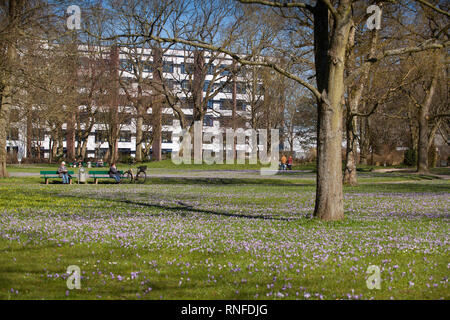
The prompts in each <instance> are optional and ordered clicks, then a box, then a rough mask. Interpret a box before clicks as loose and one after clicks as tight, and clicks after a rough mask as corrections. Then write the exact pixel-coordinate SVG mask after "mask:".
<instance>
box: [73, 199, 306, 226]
mask: <svg viewBox="0 0 450 320" xmlns="http://www.w3.org/2000/svg"><path fill="white" fill-rule="evenodd" d="M64 197H68V198H83V199H92V200H103V201H108V202H116V203H125V204H128V205H134V206H141V207H147V208H154V209H161V210H167V211H171V212H174V213H176V214H180V215H182V216H186V215H187V214H188V213H193V212H194V213H202V214H208V215H215V216H223V217H234V218H244V219H260V220H278V221H292V220H299V219H310V218H309V217H308V216H297V217H281V216H273V215H249V214H236V213H231V212H226V211H214V210H207V209H200V208H195V207H194V206H190V205H187V204H185V203H183V202H181V201H177V204H179V205H178V206H172V205H163V204H156V203H146V202H140V201H132V200H126V199H125V200H124V199H111V198H96V197H86V196H83V197H79V196H75V195H64ZM180 211H182V213H180Z"/></svg>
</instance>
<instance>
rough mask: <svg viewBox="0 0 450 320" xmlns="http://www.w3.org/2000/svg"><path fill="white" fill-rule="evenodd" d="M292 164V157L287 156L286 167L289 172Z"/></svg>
mask: <svg viewBox="0 0 450 320" xmlns="http://www.w3.org/2000/svg"><path fill="white" fill-rule="evenodd" d="M293 162H294V159H292V156H289V159H288V162H287V166H288V169H289V170H292V163H293Z"/></svg>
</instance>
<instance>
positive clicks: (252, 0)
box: [238, 0, 314, 11]
mask: <svg viewBox="0 0 450 320" xmlns="http://www.w3.org/2000/svg"><path fill="white" fill-rule="evenodd" d="M238 1H239V2H240V3H245V4H261V5H265V6H270V7H275V8H304V9H308V10H309V11H313V10H314V8H313V7H312V6H310V5H309V4H306V3H303V2H276V1H267V0H238Z"/></svg>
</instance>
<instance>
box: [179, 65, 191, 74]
mask: <svg viewBox="0 0 450 320" xmlns="http://www.w3.org/2000/svg"><path fill="white" fill-rule="evenodd" d="M193 72H194V64H193V63H183V64H182V65H181V73H182V74H192V73H193Z"/></svg>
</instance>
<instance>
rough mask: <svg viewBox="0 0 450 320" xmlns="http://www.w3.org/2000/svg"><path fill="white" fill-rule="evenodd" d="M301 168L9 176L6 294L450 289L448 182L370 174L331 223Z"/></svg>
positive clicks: (377, 295)
mask: <svg viewBox="0 0 450 320" xmlns="http://www.w3.org/2000/svg"><path fill="white" fill-rule="evenodd" d="M301 177H302V176H301V175H300V176H299V178H296V179H298V181H297V182H298V183H296V182H295V181H296V179H293V181H294V182H292V181H290V180H289V179H288V178H285V177H284V176H281V177H278V180H277V179H275V178H267V179H274V180H275V182H274V181H272V182H273V183H268V182H270V181H265V180H264V179H261V180H260V181H259V180H258V181H254V182H253V183H243V181H240V180H239V179H238V178H230V179H231V180H230V181H228V182H229V183H227V184H223V183H211V181H212V180H205V181H203V180H199V181H198V180H195V179H191V180H190V179H186V178H185V179H183V178H179V180H180V181H179V182H178V183H167V181H165V180H164V179H160V178H155V180H150V182H149V183H148V184H145V185H134V184H122V185H115V184H107V183H105V184H100V185H92V184H89V185H62V184H51V185H43V184H41V183H40V182H41V181H40V179H39V178H37V177H29V178H28V177H27V178H8V179H3V180H0V212H1V215H0V220H1V221H0V251H1V252H0V257H1V259H0V299H100V298H101V299H333V300H334V299H372V298H373V299H391V298H393V299H449V298H450V294H449V290H448V276H449V270H450V269H449V268H450V261H449V252H448V251H449V237H448V235H449V214H448V212H449V207H450V197H449V191H450V183H449V181H448V180H443V179H433V180H429V179H426V178H423V177H422V178H420V177H419V178H417V176H414V175H407V174H406V175H405V174H403V175H401V174H400V176H397V175H382V176H381V177H380V176H379V175H378V174H371V173H364V174H361V177H360V181H362V182H361V184H360V186H357V187H345V188H344V190H345V211H346V218H345V219H344V220H343V221H340V222H332V223H326V222H321V221H319V220H316V219H311V218H310V215H311V212H312V211H313V208H314V187H315V186H314V180H313V179H303V178H301ZM158 179H160V180H158ZM232 179H237V180H232ZM261 181H262V182H261ZM302 181H303V183H301V182H302ZM398 181H406V183H397V182H398ZM216 182H217V181H216ZM277 182H278V184H277ZM69 265H77V266H79V267H80V269H81V271H82V279H81V289H80V290H76V289H74V290H68V289H67V286H66V279H67V276H68V275H67V274H66V270H67V267H68V266H69ZM370 265H377V266H379V268H380V269H381V280H382V281H381V289H380V290H376V289H373V290H369V289H368V288H367V285H366V279H367V277H368V276H369V275H368V274H366V270H367V268H368V267H369V266H370Z"/></svg>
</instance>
